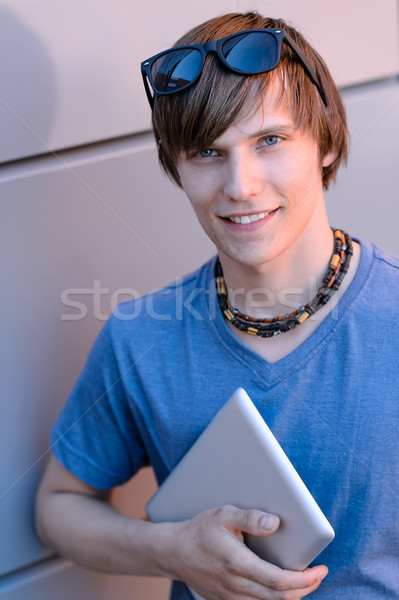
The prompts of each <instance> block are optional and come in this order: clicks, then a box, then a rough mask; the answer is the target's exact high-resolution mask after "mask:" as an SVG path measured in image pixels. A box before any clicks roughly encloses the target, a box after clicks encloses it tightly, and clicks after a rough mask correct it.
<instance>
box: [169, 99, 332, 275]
mask: <svg viewBox="0 0 399 600" xmlns="http://www.w3.org/2000/svg"><path fill="white" fill-rule="evenodd" d="M277 92H278V90H277V89H274V90H273V91H271V92H270V93H269V94H268V96H267V97H266V98H265V100H264V102H263V104H262V106H261V107H260V108H259V109H258V110H257V111H256V112H254V111H252V112H250V111H248V110H247V111H245V113H243V115H242V116H241V118H239V119H237V120H236V122H235V123H233V125H231V126H230V127H229V128H228V129H227V130H226V131H225V132H224V133H223V135H221V136H220V137H219V138H218V139H216V140H215V141H214V142H213V144H212V145H211V146H210V147H209V148H204V149H203V150H202V151H201V152H199V153H194V154H189V155H188V156H182V157H181V160H180V162H179V165H178V170H179V175H180V178H181V183H182V187H183V189H184V191H185V192H186V194H187V196H188V198H189V199H190V201H191V204H192V206H193V208H194V211H195V213H196V215H197V218H198V220H199V222H200V224H201V225H202V227H203V229H204V231H205V232H206V233H207V235H208V236H209V238H210V239H211V240H212V241H213V242H214V243H215V245H216V247H217V250H218V254H219V256H220V258H221V260H222V264H223V263H227V262H229V261H233V262H234V263H236V264H237V265H242V266H245V267H246V268H248V267H252V268H254V269H255V270H257V271H264V270H265V268H266V269H270V268H271V267H272V265H273V264H276V266H277V265H279V266H280V267H281V266H282V265H284V257H287V258H288V257H289V255H293V254H296V255H298V254H299V255H300V254H301V253H302V255H306V252H308V253H309V251H310V250H311V247H313V248H314V244H315V242H316V244H317V239H318V237H320V236H321V235H323V236H326V235H327V232H330V230H329V226H328V223H327V218H326V213H325V207H324V198H323V188H322V179H321V174H322V166H327V165H328V164H329V163H330V162H331V160H332V158H333V157H331V156H326V157H324V159H323V160H321V159H320V156H319V151H318V147H317V144H316V141H315V140H314V138H313V137H312V135H311V134H310V133H309V132H304V131H302V130H300V129H298V128H296V126H295V123H294V122H293V120H292V117H291V115H290V113H289V112H288V110H287V109H286V108H284V106H281V105H280V106H277V103H276V98H277ZM320 239H321V238H320ZM304 253H305V254H304ZM291 260H292V256H291Z"/></svg>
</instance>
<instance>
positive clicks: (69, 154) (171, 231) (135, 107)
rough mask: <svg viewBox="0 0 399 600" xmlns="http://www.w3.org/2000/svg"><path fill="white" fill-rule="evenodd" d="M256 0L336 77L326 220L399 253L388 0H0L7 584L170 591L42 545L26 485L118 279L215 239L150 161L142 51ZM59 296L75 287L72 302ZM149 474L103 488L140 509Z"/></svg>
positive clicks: (71, 590) (0, 516) (150, 486)
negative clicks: (297, 31)
mask: <svg viewBox="0 0 399 600" xmlns="http://www.w3.org/2000/svg"><path fill="white" fill-rule="evenodd" d="M188 6H189V8H188ZM254 6H255V7H257V8H258V9H259V10H260V11H261V12H263V13H265V14H266V13H269V14H271V15H272V16H283V17H285V18H286V19H288V20H290V21H293V22H294V23H296V24H298V25H299V26H300V28H301V30H302V31H303V33H304V34H305V36H307V37H308V38H309V39H310V40H311V41H312V43H313V44H314V46H315V47H316V48H317V49H318V50H319V51H320V53H321V54H322V55H323V56H324V57H325V58H326V60H327V62H328V63H329V65H330V67H331V70H332V72H333V74H334V76H335V77H336V79H337V81H338V83H339V84H340V86H341V87H342V89H343V96H344V100H345V103H346V106H347V109H348V117H349V124H350V128H351V133H352V148H351V155H350V160H349V165H348V168H347V170H346V171H344V172H343V173H342V174H341V176H340V177H339V181H338V184H337V185H336V186H335V188H333V189H332V190H331V192H329V193H328V195H327V203H328V210H329V214H330V217H331V220H332V221H333V222H334V224H337V225H339V226H342V227H346V228H347V229H348V230H349V231H351V232H353V233H354V234H356V235H359V236H365V237H367V238H369V239H371V240H372V241H375V242H377V243H380V244H382V245H384V246H385V247H387V248H388V249H389V250H391V251H392V252H395V253H396V254H399V236H398V231H397V222H398V220H399V208H398V203H397V201H396V198H397V175H396V174H397V172H398V169H399V164H398V156H399V148H398V141H397V140H398V135H397V132H398V129H399V84H398V74H399V66H398V65H399V51H398V40H399V33H398V29H399V17H398V8H399V3H398V1H397V0H380V2H379V3H378V11H377V10H376V5H375V2H374V1H373V2H372V1H371V0H350V1H349V2H348V0H345V1H344V0H335V1H334V2H327V1H326V0H301V2H298V1H297V0H275V1H273V2H272V1H270V2H269V1H266V0H264V1H260V0H258V1H255V2H246V1H244V0H243V1H239V0H236V1H232V0H229V1H227V0H214V1H212V2H210V1H205V2H202V3H192V4H190V5H188V3H187V1H186V0H184V1H183V0H172V1H171V2H169V3H166V2H160V1H154V0H152V1H149V2H146V3H140V5H139V6H138V5H137V3H134V2H131V1H130V0H113V1H112V2H111V0H100V1H99V0H79V2H78V1H77V0H72V1H71V0H52V1H50V0H3V2H2V4H1V5H0V19H1V25H2V36H1V39H0V49H1V52H0V72H1V84H0V131H1V132H2V136H1V142H0V203H1V208H2V219H1V224H2V232H1V236H0V244H1V247H0V257H1V258H0V260H1V281H2V284H3V293H2V296H1V303H2V304H1V307H2V315H3V317H4V318H3V330H2V345H1V352H2V354H1V365H2V367H3V374H2V401H1V403H0V423H1V425H0V426H1V429H2V430H1V435H0V452H1V457H2V469H1V472H0V531H1V532H2V535H1V545H0V575H3V579H2V580H1V582H0V596H3V598H4V600H25V599H28V598H29V600H32V599H33V600H35V598H36V597H37V598H52V597H57V598H59V599H60V600H63V599H64V598H65V600H66V599H67V598H68V599H69V598H70V597H71V596H73V595H74V596H75V597H84V598H87V599H88V600H91V599H93V600H106V599H108V598H113V597H117V598H118V600H119V599H123V598H126V599H127V598H131V597H134V598H138V599H141V598H143V599H146V598H151V599H152V598H157V599H158V598H159V599H160V600H161V599H162V598H164V597H166V596H167V590H168V583H167V582H164V581H160V580H148V579H146V578H123V577H107V576H100V575H98V574H93V573H89V572H87V571H84V570H82V569H78V568H76V567H73V566H71V565H70V564H69V563H66V562H65V561H62V560H58V559H53V558H52V557H51V556H50V553H49V552H48V551H47V550H46V549H45V548H43V546H42V545H41V544H40V543H39V542H38V541H37V539H36V537H35V535H34V531H33V525H32V500H33V497H34V492H35V489H36V486H37V482H38V480H39V477H40V474H41V472H42V470H43V468H44V464H45V461H46V457H47V453H48V435H49V430H50V427H51V424H52V422H53V421H54V418H55V416H56V414H57V413H58V411H59V410H60V408H61V406H62V404H63V402H64V401H65V398H66V396H67V394H68V392H69V390H70V388H71V386H72V384H73V382H74V380H75V379H76V377H77V375H78V373H79V371H80V369H81V367H82V364H83V361H84V359H85V357H86V355H87V352H88V350H89V348H90V346H91V344H92V342H93V340H94V338H95V336H96V334H97V332H98V331H99V329H100V327H101V326H102V324H103V322H104V319H105V318H106V317H107V315H108V314H109V312H110V310H111V308H112V305H113V302H115V300H117V299H118V298H119V300H122V299H123V295H122V292H121V290H122V289H125V291H126V288H127V289H129V290H132V289H134V290H136V291H137V292H139V293H145V292H147V291H149V290H151V289H154V288H156V287H159V286H161V285H163V284H166V283H168V282H169V281H172V280H173V279H174V278H175V277H178V276H179V275H182V274H183V273H185V272H187V271H189V270H191V269H194V268H195V267H196V266H198V265H199V264H200V263H201V262H203V261H204V260H206V259H207V258H208V257H209V256H210V255H211V254H212V253H213V247H212V245H211V244H210V242H209V241H208V240H207V238H206V237H205V235H204V234H203V233H202V231H201V230H200V229H199V226H198V225H197V223H196V221H195V217H194V215H193V214H192V212H191V209H190V207H189V205H188V202H187V201H186V199H185V197H184V195H183V194H182V192H181V191H180V190H178V189H177V188H175V187H174V186H173V185H172V184H171V182H170V181H169V180H168V179H167V178H166V177H165V176H164V175H162V174H161V172H160V170H159V168H158V164H157V158H156V152H155V146H154V143H153V139H152V135H151V133H150V130H149V127H150V126H149V123H150V111H149V107H148V106H147V100H146V97H145V93H144V90H143V89H142V83H141V77H140V71H139V63H140V61H141V60H143V59H144V58H147V57H148V56H150V55H152V54H154V53H156V52H158V51H160V50H162V49H164V48H166V47H168V46H169V45H170V44H171V43H173V41H174V40H175V38H176V37H178V36H179V35H180V34H181V33H183V32H184V31H185V30H186V29H188V28H189V27H191V26H193V25H195V24H196V23H198V22H199V21H202V20H204V19H206V18H208V17H211V16H214V15H216V14H220V13H223V12H226V11H232V10H245V9H247V8H253V7H254ZM380 15H383V17H381V16H380ZM377 17H378V21H377ZM54 150H57V151H60V152H59V153H58V154H57V155H55V154H53V151H54ZM99 289H100V290H101V294H100V295H99V294H98V293H97V292H98V290H99ZM71 290H72V291H71ZM96 290H97V292H96ZM68 293H69V296H68ZM71 294H72V296H71ZM66 297H69V298H71V297H73V299H74V300H75V301H79V302H82V303H83V305H84V306H85V308H86V310H87V314H86V315H85V316H84V318H82V319H75V318H74V317H76V315H77V310H76V308H74V307H73V306H71V305H69V306H68V305H67V303H65V298H66ZM63 299H64V301H63ZM154 486H155V484H154V481H153V479H152V474H151V472H150V471H145V472H143V473H142V474H140V475H139V477H138V478H137V479H136V480H134V481H133V482H132V483H130V484H129V485H128V486H126V487H125V488H122V489H118V490H117V492H116V495H115V502H116V503H117V504H118V506H120V507H121V508H122V510H123V511H124V512H126V513H127V514H131V515H142V514H143V510H144V504H145V501H146V499H148V497H149V496H150V495H151V494H152V492H153V490H154V489H155V487H154ZM38 561H42V562H41V563H40V564H38Z"/></svg>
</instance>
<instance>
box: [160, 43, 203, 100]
mask: <svg viewBox="0 0 399 600" xmlns="http://www.w3.org/2000/svg"><path fill="white" fill-rule="evenodd" d="M201 59H202V56H201V52H200V51H199V50H197V49H195V48H179V49H178V50H171V51H170V52H166V53H165V54H163V55H162V56H160V57H159V58H157V59H156V60H155V61H154V62H153V63H152V65H151V79H152V81H153V84H154V86H155V88H156V90H157V92H161V93H162V92H163V93H165V92H175V91H176V90H179V89H181V88H182V87H184V86H185V85H187V84H188V83H190V82H191V81H193V79H195V78H196V76H197V75H198V73H199V71H200V69H201Z"/></svg>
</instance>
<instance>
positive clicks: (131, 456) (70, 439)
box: [51, 317, 149, 490]
mask: <svg viewBox="0 0 399 600" xmlns="http://www.w3.org/2000/svg"><path fill="white" fill-rule="evenodd" d="M111 319H112V317H111ZM120 363H122V366H121V364H120ZM124 371H131V369H128V367H127V366H126V364H123V361H118V359H117V356H116V351H115V347H114V342H113V339H112V334H111V324H110V320H109V321H107V323H106V324H105V325H104V327H103V329H102V330H101V332H100V334H99V336H98V337H97V339H96V341H95V343H94V345H93V347H92V349H91V351H90V353H89V356H88V358H87V361H86V364H85V366H84V368H83V371H82V372H81V374H80V376H79V378H78V380H77V381H76V383H75V385H74V387H73V389H72V391H71V394H70V396H69V398H68V400H67V402H66V404H65V406H64V408H63V410H62V412H61V413H60V415H59V416H58V419H57V421H56V423H55V425H54V427H53V429H52V432H51V449H52V451H53V453H54V455H55V457H56V458H57V459H58V461H59V462H60V463H61V464H62V465H63V466H64V467H65V468H66V469H68V470H69V471H71V472H72V473H73V474H74V475H76V477H79V478H80V479H82V480H83V481H85V482H86V483H88V484H89V485H91V486H93V487H95V488H98V489H102V490H105V489H111V488H113V487H115V486H116V485H121V484H122V483H124V482H126V481H127V480H128V479H130V478H131V477H132V476H133V475H134V474H135V473H136V472H137V471H138V470H139V469H140V468H141V467H142V466H146V465H148V463H149V461H148V456H147V453H146V450H145V447H144V444H143V441H142V438H141V435H140V432H139V430H138V427H137V424H136V423H135V420H134V416H133V411H132V405H131V401H132V399H131V398H130V397H129V394H128V392H127V390H126V388H125V379H126V378H125V377H124V375H125V374H126V373H125V372H124ZM130 375H131V373H130Z"/></svg>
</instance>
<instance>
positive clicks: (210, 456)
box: [146, 388, 334, 599]
mask: <svg viewBox="0 0 399 600" xmlns="http://www.w3.org/2000/svg"><path fill="white" fill-rule="evenodd" d="M224 504H232V505H234V506H237V507H238V508H242V509H250V508H256V509H259V510H263V511H265V512H269V513H272V514H276V515H278V516H279V517H280V527H279V529H278V530H277V531H276V533H274V534H272V535H270V536H268V537H257V536H249V535H248V536H246V538H245V541H246V543H247V545H248V547H249V548H250V549H251V550H253V551H254V552H255V553H256V554H257V555H258V556H260V557H261V558H263V559H264V560H266V561H268V562H270V563H273V564H275V565H277V566H279V567H281V568H284V569H290V570H303V569H305V568H306V567H307V566H308V565H309V564H310V563H311V562H312V561H313V560H314V559H315V558H316V556H317V555H318V554H320V552H321V551H322V550H323V549H324V548H325V547H326V546H327V545H328V544H329V543H330V542H331V541H332V540H333V539H334V530H333V528H332V527H331V525H330V524H329V522H328V521H327V519H326V517H325V516H324V514H323V513H322V511H321V510H320V508H319V506H318V505H317V503H316V501H315V500H314V498H313V497H312V495H311V494H310V492H309V490H308V489H307V488H306V486H305V484H304V483H303V481H302V480H301V478H300V477H299V475H298V473H297V472H296V470H295V469H294V467H293V465H292V464H291V462H290V461H289V459H288V457H287V456H286V454H285V453H284V451H283V450H282V448H281V446H280V445H279V443H278V442H277V440H276V438H275V437H274V435H273V434H272V432H271V431H270V429H269V427H268V426H267V425H266V423H265V421H264V420H263V418H262V417H261V415H260V413H259V412H258V410H257V409H256V407H255V406H254V404H253V402H252V401H251V399H250V398H249V396H248V394H247V393H246V392H245V390H243V389H242V388H239V389H238V390H236V392H235V393H234V394H233V396H232V397H231V398H230V399H229V400H228V401H227V402H226V404H225V405H224V406H223V407H222V408H221V410H220V411H219V412H218V413H217V414H216V416H215V417H214V419H213V420H212V421H211V423H210V424H209V425H208V427H207V428H206V429H205V430H204V432H203V433H202V434H201V435H200V437H199V438H198V440H197V441H196V442H195V444H194V445H193V446H192V447H191V448H190V450H189V451H188V452H187V454H186V455H185V456H184V457H183V458H182V460H181V461H180V462H179V463H178V465H177V466H176V467H175V469H174V470H173V471H172V473H171V474H170V475H169V477H168V478H167V479H166V480H165V481H164V483H163V484H162V485H161V487H160V488H159V489H158V491H157V492H156V493H155V495H154V496H153V497H152V498H151V500H150V501H149V502H148V504H147V507H146V511H147V515H148V517H149V518H150V520H151V521H154V522H160V521H183V520H186V519H190V518H192V517H194V516H195V515H197V514H198V513H200V512H202V511H204V510H207V509H209V508H215V507H217V506H222V505H224ZM192 593H193V594H194V597H195V598H197V599H200V596H198V594H195V593H194V592H193V591H192Z"/></svg>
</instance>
